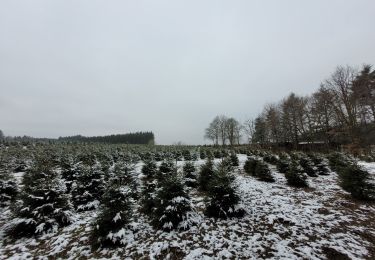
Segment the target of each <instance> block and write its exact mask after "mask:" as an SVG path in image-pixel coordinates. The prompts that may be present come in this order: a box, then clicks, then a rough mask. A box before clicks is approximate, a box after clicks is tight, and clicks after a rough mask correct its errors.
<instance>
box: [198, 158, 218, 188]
mask: <svg viewBox="0 0 375 260" xmlns="http://www.w3.org/2000/svg"><path fill="white" fill-rule="evenodd" d="M213 168H214V163H213V162H212V160H211V159H208V160H207V161H206V163H205V164H204V165H202V166H201V169H200V171H199V175H198V187H199V189H200V190H201V191H207V190H208V184H209V183H210V181H211V179H212V176H213V175H214V169H213Z"/></svg>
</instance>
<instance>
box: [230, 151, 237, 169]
mask: <svg viewBox="0 0 375 260" xmlns="http://www.w3.org/2000/svg"><path fill="white" fill-rule="evenodd" d="M229 158H230V160H231V163H232V166H239V165H240V163H239V161H238V157H237V155H236V153H234V152H233V153H231V154H230V157H229Z"/></svg>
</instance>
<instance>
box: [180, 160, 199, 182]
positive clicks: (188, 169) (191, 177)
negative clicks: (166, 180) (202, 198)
mask: <svg viewBox="0 0 375 260" xmlns="http://www.w3.org/2000/svg"><path fill="white" fill-rule="evenodd" d="M182 170H183V173H184V177H185V183H186V185H187V186H188V187H193V188H194V187H197V185H198V183H197V175H196V173H195V171H196V169H195V166H194V163H192V162H186V163H185V164H184V166H183V168H182Z"/></svg>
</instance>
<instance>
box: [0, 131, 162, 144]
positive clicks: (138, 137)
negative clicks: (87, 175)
mask: <svg viewBox="0 0 375 260" xmlns="http://www.w3.org/2000/svg"><path fill="white" fill-rule="evenodd" d="M2 141H3V142H21V143H25V144H27V143H30V142H49V143H54V142H61V143H107V144H155V135H154V133H153V132H135V133H127V134H112V135H104V136H90V137H88V136H82V135H75V136H66V137H59V138H57V139H54V138H35V137H30V136H22V137H21V136H15V137H9V136H4V134H3V132H2V131H1V130H0V142H2Z"/></svg>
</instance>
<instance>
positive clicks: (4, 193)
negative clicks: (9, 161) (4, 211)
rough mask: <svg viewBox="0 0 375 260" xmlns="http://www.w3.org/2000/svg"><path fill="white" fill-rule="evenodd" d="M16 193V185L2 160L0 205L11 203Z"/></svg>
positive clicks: (0, 164)
mask: <svg viewBox="0 0 375 260" xmlns="http://www.w3.org/2000/svg"><path fill="white" fill-rule="evenodd" d="M17 194H18V185H17V182H16V180H15V179H14V177H13V176H12V175H11V174H10V172H9V168H8V166H7V165H6V163H5V162H4V161H1V162H0V207H4V206H8V205H10V204H11V203H13V202H14V201H15V199H16V196H17Z"/></svg>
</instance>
